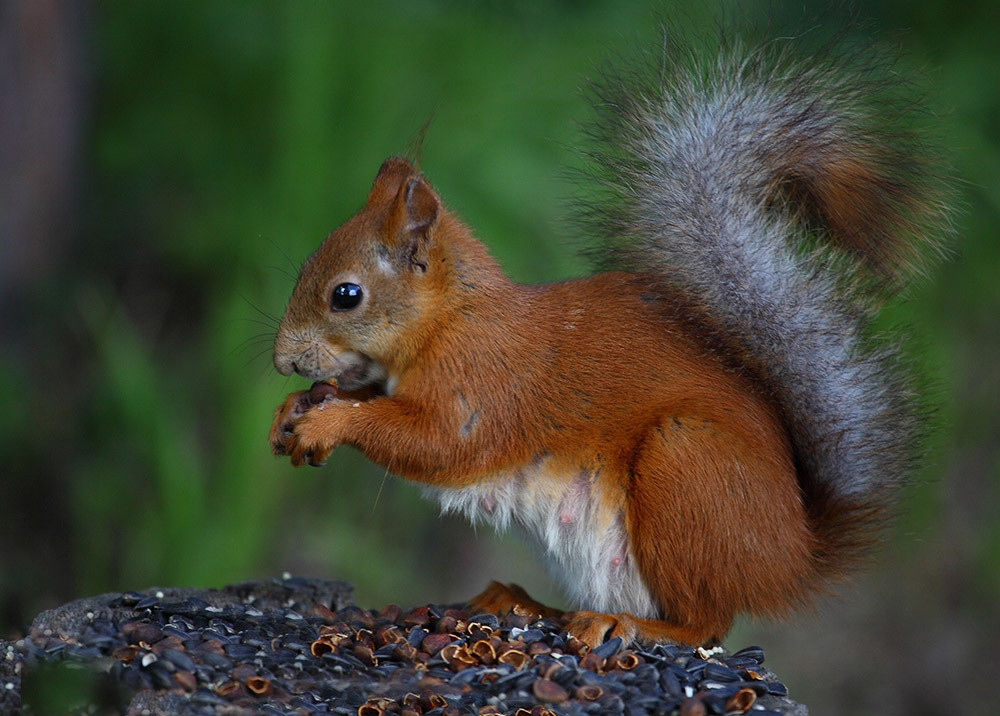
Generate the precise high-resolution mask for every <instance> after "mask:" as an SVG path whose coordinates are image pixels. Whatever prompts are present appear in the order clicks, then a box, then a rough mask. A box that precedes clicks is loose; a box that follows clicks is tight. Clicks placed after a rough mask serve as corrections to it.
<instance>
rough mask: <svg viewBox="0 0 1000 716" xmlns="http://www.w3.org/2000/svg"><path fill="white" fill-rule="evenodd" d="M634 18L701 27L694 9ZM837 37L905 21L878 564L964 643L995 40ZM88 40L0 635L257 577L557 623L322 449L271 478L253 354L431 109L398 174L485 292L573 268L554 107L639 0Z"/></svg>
mask: <svg viewBox="0 0 1000 716" xmlns="http://www.w3.org/2000/svg"><path fill="white" fill-rule="evenodd" d="M757 7H759V8H761V10H760V13H762V14H765V13H766V14H769V15H770V16H771V17H773V18H774V20H775V24H776V26H779V27H780V26H781V23H782V22H783V21H785V20H788V19H790V20H791V21H793V22H795V21H796V20H797V19H798V18H800V17H801V16H802V15H803V12H804V11H803V9H802V7H801V6H800V5H797V4H794V3H781V2H772V3H766V4H765V3H759V4H754V3H751V4H749V5H746V6H744V7H743V9H742V10H741V11H742V12H745V13H746V14H747V15H748V16H753V14H754V12H755V10H754V8H757ZM660 11H661V12H662V14H663V15H664V16H665V17H667V18H668V19H672V18H676V17H678V16H679V17H680V18H682V23H683V24H684V25H687V26H693V27H708V24H707V23H708V22H710V20H709V19H708V18H709V17H710V11H709V9H708V6H707V5H706V6H704V7H702V6H698V7H697V8H684V9H683V11H678V10H675V9H674V8H671V7H669V6H667V7H663V8H660ZM813 12H816V9H815V8H810V7H807V8H806V10H805V14H806V15H807V16H808V14H809V13H813ZM860 14H861V15H864V16H871V17H872V18H873V24H874V26H875V28H876V29H885V30H890V31H892V30H895V29H896V28H901V27H908V28H911V29H910V31H909V32H908V33H906V34H904V35H903V36H902V42H903V44H904V45H905V46H906V48H907V54H908V64H910V65H912V66H916V67H923V68H927V71H928V74H929V75H930V84H931V85H932V86H933V87H934V88H935V91H936V92H937V95H936V96H935V97H934V98H933V106H934V108H935V109H936V110H937V111H939V112H940V114H941V115H942V117H941V122H942V124H943V125H944V134H945V141H946V143H947V145H948V147H949V150H950V151H952V152H953V161H954V163H955V166H956V172H957V173H958V174H959V176H961V177H962V178H963V179H964V183H962V184H961V186H960V191H961V195H962V201H963V202H964V209H963V213H962V214H961V215H960V217H959V219H958V223H959V228H960V234H961V238H960V240H959V243H958V246H957V256H956V257H955V259H954V260H952V261H951V262H950V263H948V264H946V265H945V266H943V267H941V268H940V269H939V270H938V271H936V273H935V276H934V279H933V281H931V282H928V283H927V284H926V285H923V286H921V287H919V289H918V290H916V291H915V292H914V293H913V295H912V296H911V297H910V298H909V300H908V301H907V302H906V303H905V304H904V305H902V306H901V307H898V308H897V309H896V311H895V312H894V313H898V314H899V315H900V317H901V319H902V320H904V321H906V322H907V323H910V324H912V325H913V326H914V331H915V332H916V333H917V334H918V337H919V340H918V343H917V345H921V346H922V347H921V348H920V349H919V350H916V351H915V359H916V360H917V361H918V362H920V363H921V365H922V366H923V368H922V370H924V371H925V372H926V373H927V374H928V376H929V377H928V380H929V381H931V382H937V383H940V384H942V391H941V392H942V393H944V394H945V396H946V398H945V405H944V406H943V407H942V408H940V410H939V412H940V414H941V418H942V422H943V423H945V425H944V427H943V429H942V430H941V431H940V432H939V433H938V435H937V437H936V451H935V459H934V461H933V463H932V464H931V465H930V466H929V467H928V470H927V472H926V474H925V475H924V476H923V479H922V481H921V483H920V484H918V485H917V486H915V487H914V489H913V490H911V491H910V493H909V494H908V500H907V508H906V510H905V512H904V516H903V518H902V520H901V522H900V525H899V527H898V529H897V531H896V541H895V544H894V545H893V546H890V547H887V549H886V550H885V551H886V553H887V554H886V555H885V556H884V559H885V561H884V562H882V561H881V559H882V556H880V564H885V565H886V566H885V570H886V573H887V574H889V575H891V576H890V577H887V579H890V580H891V579H893V578H894V577H898V576H899V575H906V576H907V577H909V578H913V579H914V580H916V584H915V585H914V588H916V589H925V590H927V594H928V597H927V599H928V603H942V604H951V602H949V601H948V600H949V599H951V600H953V601H954V600H956V599H957V600H958V602H959V605H958V606H957V607H955V608H956V609H957V610H958V611H959V612H961V614H962V617H961V619H967V620H969V621H970V623H973V624H979V623H980V622H981V620H982V615H981V614H980V613H979V612H977V611H976V610H977V609H981V608H982V606H981V605H982V604H989V603H993V604H995V603H996V600H997V598H998V597H1000V519H998V518H997V517H996V515H997V514H1000V495H998V484H1000V474H998V472H1000V459H998V445H1000V409H998V396H1000V370H998V368H997V362H996V358H995V356H996V355H997V352H998V349H1000V319H998V316H1000V282H998V281H997V278H996V277H997V268H998V267H1000V242H998V241H997V240H996V227H997V226H998V225H1000V222H998V219H1000V183H998V182H997V179H996V173H997V168H998V167H1000V90H998V88H997V83H996V82H995V79H990V80H984V78H996V77H1000V56H998V53H997V51H996V49H995V48H996V47H997V45H998V43H997V41H998V39H1000V37H998V34H1000V30H998V27H1000V22H997V20H998V18H997V10H996V6H995V4H991V3H987V2H979V3H969V4H964V5H963V6H962V10H961V12H959V11H958V10H956V9H955V8H954V7H952V6H951V5H949V4H947V3H946V2H945V1H944V0H923V1H922V2H915V3H903V2H901V1H900V2H887V3H879V4H875V3H868V4H862V6H861V8H860ZM91 20H92V22H91V25H90V28H89V29H90V36H91V52H92V58H91V59H92V67H91V75H90V76H91V87H90V89H91V92H90V95H91V103H92V104H91V112H90V114H89V116H87V117H81V118H80V121H81V122H84V123H85V124H86V128H87V133H86V148H85V156H84V158H83V162H82V169H81V176H80V182H79V185H80V193H81V200H80V202H79V206H78V210H77V214H76V219H77V220H76V221H75V222H74V232H73V236H72V242H73V243H72V249H71V253H70V255H69V257H68V260H67V261H65V262H64V263H63V264H61V265H58V266H55V267H53V268H52V271H51V272H50V273H48V274H46V275H44V276H40V277H39V278H38V280H37V281H36V282H35V285H34V286H33V288H32V290H31V291H30V292H29V293H28V294H27V295H26V296H25V297H23V299H22V303H20V304H18V305H20V306H22V307H23V315H22V316H21V317H20V318H19V320H16V321H14V322H13V323H12V324H8V325H14V326H15V329H16V331H13V332H12V334H11V335H9V336H6V337H5V342H6V343H7V346H8V348H7V350H5V351H4V352H2V353H0V434H2V435H3V436H4V439H3V440H2V441H0V465H2V466H3V467H2V471H3V477H2V483H0V487H2V490H3V494H4V497H5V500H4V504H3V505H2V506H0V523H2V524H5V525H6V526H5V527H4V531H3V532H2V534H3V539H4V542H3V544H2V547H0V560H2V561H0V569H2V571H0V594H2V595H3V611H2V613H0V636H2V635H4V634H9V633H11V632H13V631H17V630H18V629H19V628H21V627H22V626H23V624H24V622H25V620H27V619H30V617H31V616H32V614H33V613H34V612H36V611H37V610H38V609H40V608H42V607H44V606H51V605H52V604H54V603H58V602H62V601H66V600H68V599H71V598H74V597H77V596H84V595H90V594H94V593H99V592H102V591H108V590H124V589H138V588H143V587H146V586H150V585H153V584H175V585H190V586H221V585H223V584H226V583H231V582H235V581H240V580H243V579H252V578H263V577H266V576H268V575H272V574H276V573H279V572H281V571H283V570H286V569H287V570H289V571H293V572H298V573H304V574H309V575H315V576H327V577H336V578H342V579H347V580H349V581H352V582H353V583H355V584H356V585H357V587H358V594H359V601H360V603H362V604H365V605H369V606H374V605H379V604H383V603H387V602H391V601H395V602H401V603H404V604H405V603H418V602H427V601H439V602H442V601H455V600H459V599H461V598H463V597H466V596H469V595H470V594H471V593H473V592H474V591H475V590H476V589H479V588H481V587H482V586H483V585H484V584H485V581H486V579H488V578H490V577H502V578H503V579H505V580H516V581H521V582H522V583H524V584H525V586H527V587H528V588H529V591H533V592H537V593H538V594H539V595H541V596H542V597H544V598H551V599H553V600H555V601H558V596H557V594H556V593H555V592H553V590H552V588H551V585H550V584H549V583H548V579H547V577H546V576H545V575H544V574H543V573H542V572H541V571H540V570H539V569H537V568H536V567H535V566H534V562H533V560H532V558H531V557H530V556H528V554H527V552H526V551H525V550H524V548H523V547H522V546H520V544H519V543H518V542H516V540H505V541H502V542H498V541H496V540H494V539H493V537H492V536H490V535H488V534H483V535H475V534H474V533H473V532H472V531H470V530H469V528H467V527H466V526H464V525H462V524H460V523H457V522H455V521H453V520H448V519H445V520H440V519H438V518H437V516H436V510H435V508H434V507H433V506H432V505H429V504H426V503H425V502H424V501H423V500H422V499H420V497H419V493H418V490H417V489H416V488H414V487H413V486H410V485H406V484H404V483H402V482H400V481H397V480H394V479H392V478H388V479H387V478H386V476H385V474H384V471H383V470H382V469H380V468H375V467H373V466H371V465H368V464H367V463H366V462H365V461H364V460H363V459H361V458H360V457H359V456H358V455H357V454H355V453H352V452H351V451H350V450H346V449H345V450H341V451H339V452H338V453H337V455H336V457H335V459H334V460H333V461H331V465H330V466H329V467H327V468H325V469H322V470H298V471H296V470H293V469H292V468H290V467H289V466H288V464H287V461H284V460H275V459H273V458H272V457H271V456H270V454H269V452H268V449H267V445H266V433H267V429H268V427H269V424H270V416H271V411H272V410H273V407H274V406H275V405H276V404H277V403H278V402H279V401H280V400H281V399H282V398H283V396H284V395H285V393H287V392H288V391H291V390H295V389H299V388H300V387H302V381H301V380H297V379H294V378H291V379H286V378H282V377H280V376H278V375H276V374H275V372H274V371H273V369H272V368H271V367H270V339H271V336H272V334H273V330H274V327H275V325H276V321H277V319H278V317H280V314H281V313H282V311H283V309H284V305H285V302H286V301H287V297H288V295H289V293H290V291H291V288H292V286H293V284H294V276H295V274H296V272H297V267H298V265H299V264H300V263H301V262H302V261H303V260H304V259H305V258H306V257H307V256H308V255H309V253H310V252H311V251H312V250H314V249H315V247H316V246H317V245H318V244H319V242H320V241H321V240H322V238H323V237H324V236H325V235H326V234H327V233H328V232H329V231H330V230H332V229H333V228H335V226H336V225H337V224H339V223H340V222H341V221H342V220H344V219H345V218H346V217H348V216H349V215H350V214H351V213H352V212H353V211H354V210H356V209H357V208H358V207H359V206H360V205H361V203H362V202H363V200H364V197H365V195H366V193H367V189H368V186H369V184H370V182H371V179H372V178H373V176H374V172H375V170H376V169H377V167H378V166H379V164H380V162H381V161H382V159H384V158H385V157H386V156H388V155H390V154H393V153H396V152H398V151H400V150H402V149H403V148H404V147H405V145H406V143H407V141H408V140H409V139H410V138H411V137H412V136H413V135H414V133H415V132H416V131H417V130H418V129H419V128H420V127H421V126H422V125H423V124H424V123H425V121H427V119H428V118H429V117H432V116H433V122H432V124H431V127H430V131H429V132H428V134H427V138H426V141H425V142H424V146H423V162H422V166H423V169H424V171H425V172H426V174H427V175H428V176H429V177H430V179H431V181H432V182H433V183H434V184H435V186H436V187H437V188H438V189H439V190H440V192H441V193H442V195H443V196H444V197H445V200H446V201H447V202H448V203H449V205H450V206H452V207H453V208H455V209H457V210H458V211H459V213H460V214H461V215H463V217H464V218H466V219H467V220H468V221H469V223H470V224H471V225H472V226H474V227H475V228H476V230H477V232H478V234H479V235H480V236H481V237H482V238H483V239H484V240H485V241H486V242H487V243H488V244H489V245H490V247H491V250H492V251H493V252H494V254H495V255H496V256H497V257H498V259H499V260H500V261H501V262H502V263H503V265H504V266H505V267H506V268H507V270H508V271H509V272H510V273H511V274H512V275H513V276H514V277H515V278H516V279H519V280H523V281H542V280H552V279H557V278H563V277H566V276H570V275H574V274H577V273H579V272H580V271H581V270H582V263H581V262H580V261H579V260H577V259H576V258H575V257H574V255H573V253H572V251H571V250H568V249H567V247H573V246H574V245H575V241H574V239H573V237H572V236H571V235H569V232H568V231H567V230H566V226H565V224H564V223H563V222H564V220H565V218H566V216H567V213H568V212H567V200H568V198H569V197H570V196H571V195H572V193H573V187H572V185H571V183H570V182H568V181H566V180H565V179H564V178H563V176H564V167H566V166H572V165H573V164H574V163H575V162H576V157H575V156H574V154H573V151H572V149H570V147H573V146H575V145H577V144H578V141H579V134H580V132H579V129H578V127H577V124H576V122H578V121H580V120H582V119H586V117H587V116H588V113H587V108H586V104H585V101H584V100H583V98H582V97H581V95H580V93H579V88H580V86H581V85H582V84H584V83H585V80H586V77H587V76H588V75H590V74H593V72H594V71H595V69H596V68H597V67H599V65H600V63H601V62H602V61H604V60H606V59H608V58H609V57H613V56H614V55H615V54H617V53H622V54H625V55H628V54H630V53H631V52H633V51H634V50H635V49H636V48H637V47H642V46H645V45H647V44H651V46H655V44H656V41H657V40H656V38H657V35H658V28H657V24H656V18H655V15H654V14H653V12H651V11H650V9H649V8H648V7H647V4H646V3H643V2H638V1H633V2H617V3H614V2H598V1H597V0H593V1H591V2H578V3H577V2H569V1H568V0H567V1H565V2H561V3H560V2H550V3H529V2H483V3H470V2H459V1H458V0H454V1H451V2H448V1H444V0H442V1H431V0H422V1H417V2H393V1H391V0H378V1H376V2H370V3H339V2H318V1H309V2H295V3H283V2H255V3H227V2H214V1H211V2H192V1H188V2H178V3H127V2H107V3H101V4H98V5H95V6H94V8H93V12H92V18H91ZM922 564H924V565H932V566H929V567H927V568H926V569H922V568H921V567H920V566H919V565H922ZM901 588H902V587H901ZM865 589H869V588H868V587H867V585H866V587H865ZM869 591H870V592H872V593H875V592H879V593H880V594H881V592H880V591H879V589H877V588H871V589H870V590H869ZM893 594H894V593H892V592H890V596H889V597H886V599H889V600H890V601H891V600H892V599H893V598H894V597H893V596H892V595H893ZM956 595H958V596H956ZM972 595H974V597H973V596H972ZM967 596H968V598H969V603H968V604H967V603H966V601H965V599H966V597H967ZM873 598H877V597H873ZM935 600H938V601H937V602H935ZM963 610H966V611H963ZM921 613H922V614H923V613H924V612H921ZM989 623H993V622H989ZM757 634H758V633H757V632H754V631H752V630H751V628H750V627H747V628H746V630H745V631H741V632H740V633H739V634H738V635H737V638H743V637H744V635H745V636H746V638H752V637H756V635H757ZM774 638H775V639H777V637H774ZM765 645H767V644H765ZM779 659H780V657H779ZM792 660H793V661H794V658H793V659H792Z"/></svg>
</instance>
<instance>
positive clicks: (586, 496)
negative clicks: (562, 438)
mask: <svg viewBox="0 0 1000 716" xmlns="http://www.w3.org/2000/svg"><path fill="white" fill-rule="evenodd" d="M547 462H548V460H546V459H541V460H538V461H536V462H535V463H533V464H532V465H530V466H527V467H524V468H522V469H519V470H515V471H512V472H506V473H501V474H498V475H495V476H493V477H491V478H489V479H486V480H483V481H481V482H480V483H479V484H477V485H476V486H474V487H467V488H462V489H440V488H427V489H426V494H427V495H428V496H429V497H434V498H436V499H437V500H438V501H439V502H440V503H441V509H442V511H443V512H445V513H461V514H464V515H465V516H466V517H468V518H469V520H471V521H472V522H473V524H478V523H481V522H488V523H490V524H492V525H493V526H494V527H495V528H496V529H497V530H499V531H505V530H506V529H508V528H509V527H510V526H511V525H512V524H514V525H517V526H518V527H520V528H521V529H522V530H523V531H524V532H525V533H526V534H527V535H528V536H529V538H530V539H531V540H532V541H534V542H535V543H536V544H537V545H538V547H539V548H540V550H541V552H542V554H543V555H544V556H545V559H546V561H547V562H548V563H549V565H550V567H551V569H552V570H553V572H554V573H555V575H556V576H557V577H558V578H559V579H560V581H561V582H562V583H563V584H564V585H565V587H566V590H567V592H568V595H567V596H568V597H569V598H570V600H571V602H572V608H575V609H587V610H591V611H598V612H608V613H617V612H629V613H630V614H633V615H635V616H637V617H644V618H656V617H657V616H658V611H659V610H658V609H657V607H656V604H655V601H654V600H653V597H652V595H651V594H650V592H649V589H647V588H646V585H645V583H644V582H643V580H642V577H641V576H640V575H639V570H638V568H637V566H636V563H635V558H634V557H633V555H632V554H631V550H630V546H629V541H628V535H627V534H626V531H625V518H624V514H623V510H624V505H614V506H611V505H612V504H613V503H611V501H610V500H607V499H601V498H602V496H601V495H600V494H599V492H600V490H601V487H600V482H599V480H597V479H596V478H595V475H594V474H592V473H587V472H580V473H579V474H577V475H575V476H573V477H566V476H565V475H554V474H553V473H552V472H551V469H547V466H546V464H547Z"/></svg>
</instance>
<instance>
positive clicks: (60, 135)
mask: <svg viewBox="0 0 1000 716" xmlns="http://www.w3.org/2000/svg"><path fill="white" fill-rule="evenodd" d="M88 16H89V4H88V3H86V2H83V1H81V0H76V1H69V0H63V1H60V0H0V257H2V258H0V310H2V315H3V319H2V320H3V323H0V326H2V325H4V324H6V323H7V322H8V320H9V317H8V310H10V309H11V307H12V305H13V304H12V302H13V301H15V297H16V295H17V294H19V293H21V292H22V291H24V290H25V288H26V287H27V286H30V285H32V284H33V283H34V282H36V281H37V280H38V278H39V277H40V276H43V275H45V274H46V273H48V272H49V271H50V270H51V269H52V268H53V267H54V266H56V265H58V263H59V261H60V260H61V259H62V258H63V257H64V256H65V255H66V253H67V249H68V246H69V245H70V244H71V242H72V241H73V240H74V238H75V234H76V224H77V222H75V221H73V216H74V213H75V210H76V207H77V206H78V195H79V192H78V188H79V187H78V184H79V176H80V171H79V169H80V163H81V146H82V142H83V134H84V127H85V125H86V122H85V118H86V116H87V114H88V112H87V109H88V107H87V104H88V101H87V95H88V92H87V85H88V75H89V72H88V61H87V60H88V54H89V53H88V45H89V42H88V35H89V33H88V22H87V20H88ZM15 320H16V319H15Z"/></svg>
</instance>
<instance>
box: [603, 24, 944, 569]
mask: <svg viewBox="0 0 1000 716" xmlns="http://www.w3.org/2000/svg"><path fill="white" fill-rule="evenodd" d="M793 44H795V41H788V40H785V41H775V42H772V43H769V44H767V45H764V46H761V47H758V48H755V49H746V48H741V47H739V46H731V47H727V48H724V49H723V50H722V51H721V54H719V55H718V59H717V60H715V61H714V62H707V63H700V62H699V61H698V60H697V59H695V58H696V57H698V54H697V53H695V52H691V51H690V48H688V47H685V46H683V45H671V44H670V43H668V48H667V50H666V53H665V56H664V57H663V59H662V65H661V66H659V67H656V68H654V69H653V70H652V71H650V70H649V68H647V69H646V70H645V71H638V72H634V73H633V74H631V75H622V74H615V75H610V76H608V77H605V78H604V80H603V82H602V83H601V84H600V85H599V86H597V88H596V93H597V102H595V105H596V106H597V107H598V111H599V112H600V113H601V114H600V116H599V120H598V121H597V123H596V124H595V128H594V131H593V136H594V138H595V139H596V140H597V148H596V150H594V151H592V152H591V153H590V156H591V157H592V158H593V159H594V165H593V166H594V171H595V173H596V174H597V176H598V178H599V179H600V182H601V187H603V190H604V196H602V197H600V198H599V199H597V200H595V202H594V204H593V205H592V206H591V207H590V210H591V211H590V214H591V215H592V217H595V218H596V219H597V225H598V227H599V230H600V232H601V233H602V234H603V236H604V237H605V239H606V245H607V250H606V252H605V254H604V255H603V258H602V262H603V264H604V266H605V267H611V268H624V269H626V270H631V271H641V272H651V273H654V274H655V275H656V276H657V277H658V280H659V281H662V282H664V284H666V285H667V286H669V287H670V289H671V290H672V291H674V292H677V293H680V294H681V295H683V296H684V297H685V299H686V300H687V301H689V302H690V307H689V310H690V311H691V312H692V313H694V314H696V315H697V319H695V320H692V321H691V325H692V326H697V327H699V328H698V330H702V331H703V332H704V333H705V335H704V338H705V339H706V340H707V341H708V342H709V343H711V344H714V345H715V346H716V347H718V349H719V350H720V351H721V352H723V353H724V354H726V355H728V356H729V357H730V359H731V360H732V361H734V362H735V363H737V364H738V365H740V366H741V367H742V368H743V369H745V370H746V371H747V372H748V373H749V374H750V375H751V376H753V377H754V378H755V379H756V380H757V381H759V383H760V384H762V385H763V386H764V390H765V391H767V393H769V394H770V395H771V396H773V398H774V399H775V400H776V402H777V404H778V405H779V406H780V408H781V411H782V414H783V416H784V420H785V422H786V424H787V428H788V431H789V434H790V435H791V438H792V442H793V449H794V453H795V454H794V458H795V461H796V465H797V468H798V472H799V481H800V485H801V488H802V493H803V498H804V502H805V504H806V507H807V511H808V513H809V516H810V519H811V520H812V529H813V531H814V533H815V534H816V535H817V537H818V540H817V544H818V545H819V547H818V551H817V554H816V555H815V558H816V563H817V568H818V573H819V574H820V575H821V576H822V577H823V578H830V577H836V576H839V575H840V574H841V573H842V572H843V571H844V570H845V569H846V568H848V567H849V566H850V565H851V564H852V563H853V562H854V561H855V560H856V558H857V556H858V555H859V553H860V552H861V551H862V550H863V549H864V548H865V547H866V546H867V545H868V544H869V543H870V541H871V538H872V536H873V531H872V529H871V528H872V527H874V526H876V525H877V524H878V522H879V516H880V515H882V514H884V513H885V508H886V507H888V506H889V505H890V504H891V503H892V501H893V499H894V497H895V496H896V493H897V491H898V487H899V486H900V485H901V484H902V483H903V482H904V481H905V480H906V478H907V476H908V474H909V472H910V471H911V470H912V467H913V458H914V456H915V454H916V450H917V444H918V442H919V438H920V436H921V434H922V432H923V428H922V417H921V414H920V410H919V409H918V408H917V406H916V405H915V401H914V399H913V396H912V391H911V390H910V386H909V382H910V381H909V379H908V378H907V377H906V373H905V371H904V370H902V369H901V366H900V360H899V358H898V354H897V353H898V352H897V350H896V348H895V347H894V346H893V345H892V344H891V342H889V341H878V340H875V339H874V337H873V335H872V332H873V331H872V321H873V319H874V317H875V314H876V312H877V311H878V309H879V308H880V307H881V306H882V304H883V303H884V302H885V300H886V299H887V298H889V297H891V296H892V295H894V294H895V293H897V292H898V290H899V289H900V288H902V287H903V286H905V284H906V283H907V281H908V280H909V279H910V278H911V276H912V275H913V274H914V273H915V272H917V271H918V270H919V263H920V261H921V259H922V258H923V257H925V256H926V255H928V254H929V253H932V252H933V251H934V250H935V248H936V247H937V246H938V245H939V242H940V237H941V236H942V235H943V234H944V233H945V231H944V229H945V226H946V222H947V218H946V212H945V210H944V208H943V207H944V201H943V197H944V195H945V194H946V190H945V189H944V188H943V183H942V182H941V181H940V179H939V176H938V173H937V171H936V169H935V166H936V164H935V159H934V157H933V155H932V153H931V152H929V151H928V149H927V148H926V147H925V146H924V144H923V143H922V140H921V137H920V135H919V134H918V132H917V131H915V130H914V129H913V127H912V126H911V124H910V122H911V120H912V119H913V115H914V114H915V113H916V112H917V111H919V110H918V108H917V107H916V106H914V105H912V104H911V99H910V98H909V97H908V88H907V87H906V86H905V85H903V83H902V81H901V80H899V79H895V78H893V76H892V75H891V74H890V70H891V68H889V67H886V66H885V65H884V64H880V62H882V60H880V58H879V57H878V56H877V55H878V53H877V52H875V51H871V52H869V53H867V54H866V53H865V52H860V53H856V54H853V55H849V54H848V52H852V51H853V50H842V51H840V52H831V51H824V52H823V53H821V55H820V56H810V57H808V58H806V59H804V60H803V59H799V60H794V59H792V57H791V52H790V51H789V47H788V45H793Z"/></svg>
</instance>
